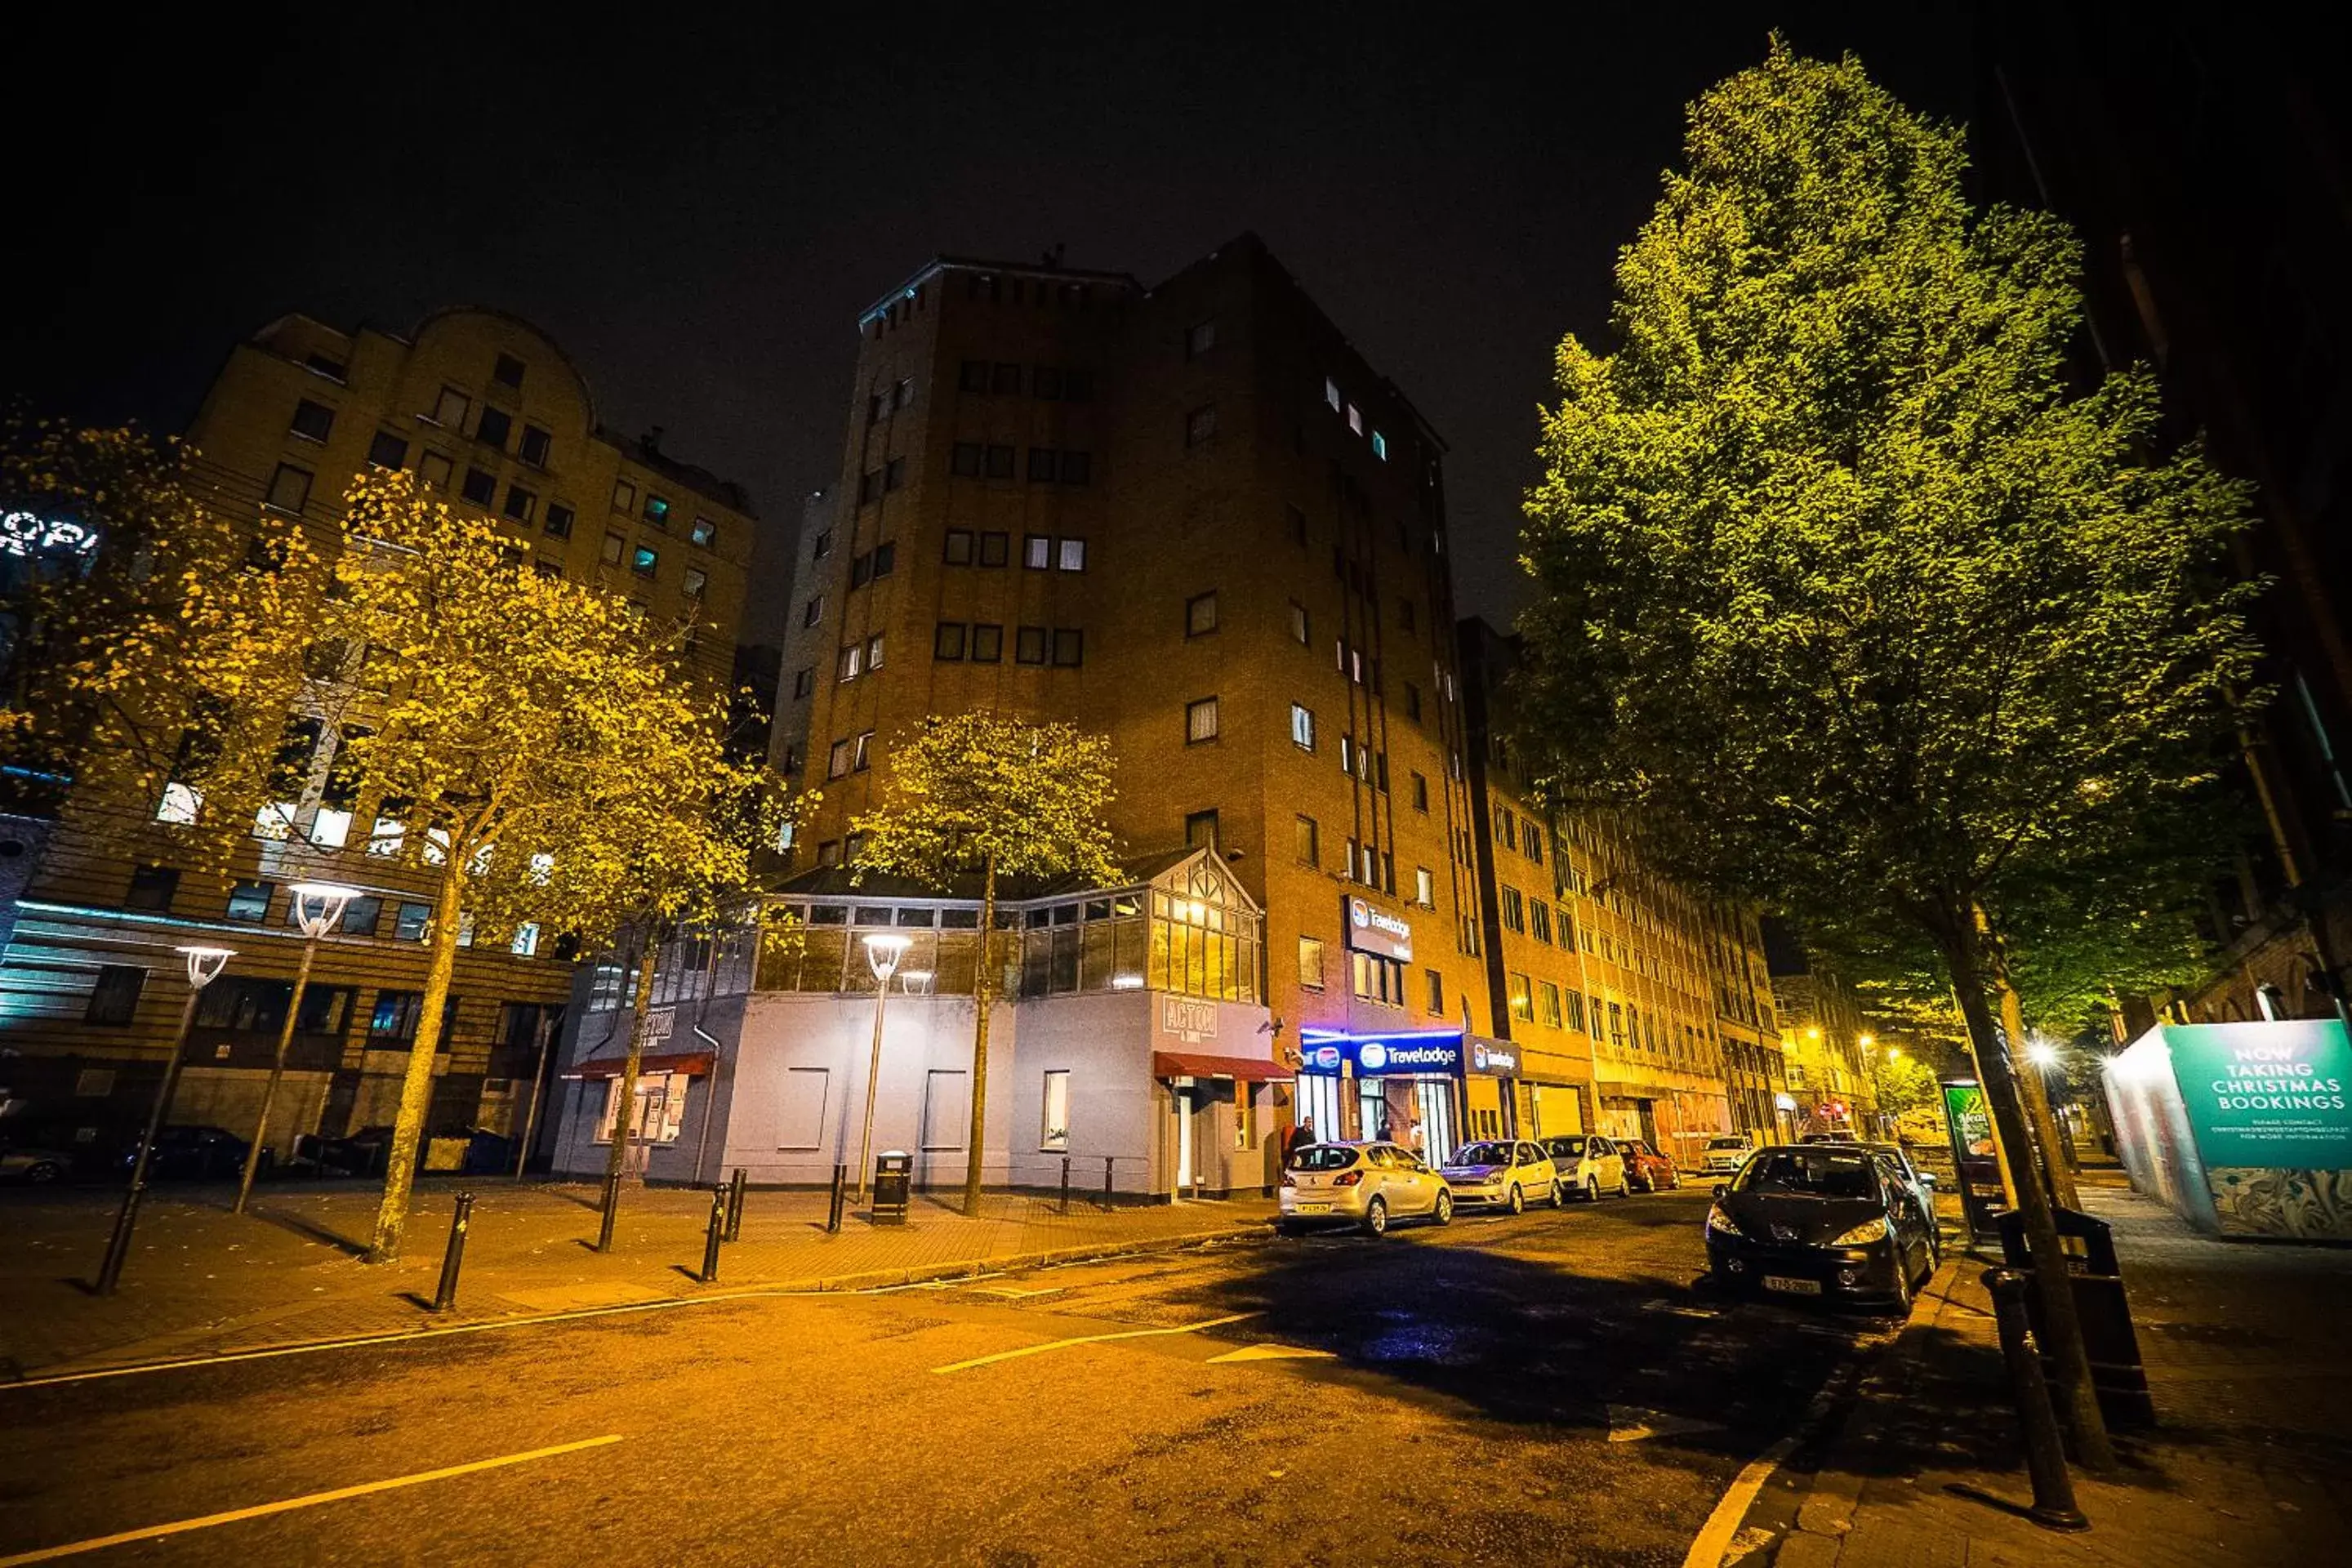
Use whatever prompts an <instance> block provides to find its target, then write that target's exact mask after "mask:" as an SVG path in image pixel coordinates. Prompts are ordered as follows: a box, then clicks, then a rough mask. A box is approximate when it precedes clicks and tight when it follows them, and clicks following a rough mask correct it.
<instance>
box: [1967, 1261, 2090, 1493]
mask: <svg viewBox="0 0 2352 1568" xmlns="http://www.w3.org/2000/svg"><path fill="white" fill-rule="evenodd" d="M1984 1282H1985V1289H1988V1290H1990V1291H1991V1292H1992V1306H1993V1318H1994V1321H1996V1322H1997V1323H1998V1324H1999V1325H2000V1358H2001V1360H2002V1361H2003V1362H2004V1363H2007V1365H2008V1368H2009V1383H2010V1388H2011V1393H2012V1394H2014V1395H2015V1396H2016V1399H2017V1418H2018V1423H2019V1425H2020V1426H2022V1427H2023V1428H2024V1429H2025V1468H2026V1472H2027V1473H2028V1474H2029V1475H2031V1476H2032V1478H2033V1506H2032V1508H2030V1509H2028V1510H2025V1511H2026V1517H2027V1518H2029V1519H2031V1520H2032V1521H2033V1522H2034V1523H2036V1524H2038V1525H2041V1526H2042V1528H2043V1529H2045V1530H2067V1531H2074V1530H2088V1529H2090V1528H2091V1521H2089V1520H2087V1519H2085V1518H2084V1517H2083V1512H2082V1510H2080V1509H2078V1508H2076V1507H2075V1506H2074V1479H2073V1478H2072V1477H2071V1476H2069V1475H2068V1474H2067V1473H2066V1450H2065V1447H2063V1444H2062V1443H2061V1442H2060V1440H2059V1436H2058V1415H2057V1412H2056V1411H2054V1410H2053V1409H2052V1408H2051V1405H2050V1384H2049V1382H2048V1381H2047V1380H2046V1379H2045V1378H2044V1377H2043V1376H2042V1358H2041V1356H2039V1355H2037V1354H2036V1353H2034V1350H2033V1347H2032V1345H2030V1344H2028V1343H2027V1342H2026V1338H2025V1332H2026V1330H2025V1292H2026V1289H2028V1281H2027V1279H2026V1277H2025V1276H2024V1275H2023V1274H2021V1273H2020V1272H2018V1271H2017V1270H2016V1269H2013V1268H1988V1269H1986V1270H1985V1273H1984Z"/></svg>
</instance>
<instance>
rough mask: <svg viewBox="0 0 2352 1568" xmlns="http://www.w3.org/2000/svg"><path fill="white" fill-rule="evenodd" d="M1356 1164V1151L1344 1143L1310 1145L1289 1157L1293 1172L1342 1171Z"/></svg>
mask: <svg viewBox="0 0 2352 1568" xmlns="http://www.w3.org/2000/svg"><path fill="white" fill-rule="evenodd" d="M1354 1163H1356V1151H1355V1150H1353V1149H1350V1148H1349V1147H1348V1146H1347V1145H1346V1144H1344V1143H1310V1144H1308V1145H1307V1147H1306V1148H1304V1149H1301V1150H1300V1151H1298V1152H1297V1153H1296V1154H1293V1155H1292V1156H1291V1157H1290V1168H1291V1169H1292V1170H1294V1171H1344V1170H1346V1169H1347V1168H1348V1167H1349V1166H1350V1165H1352V1164H1354Z"/></svg>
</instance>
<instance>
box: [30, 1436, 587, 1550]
mask: <svg viewBox="0 0 2352 1568" xmlns="http://www.w3.org/2000/svg"><path fill="white" fill-rule="evenodd" d="M620 1440H621V1438H620V1435H619V1434H618V1433H614V1434H613V1435H611V1436H604V1437H587V1438H583V1439H582V1440H581V1441H579V1442H577V1443H558V1444H556V1445H554V1446H553V1447H547V1448H533V1449H530V1451H529V1452H527V1453H521V1454H502V1455H500V1456H499V1458H495V1459H476V1460H475V1461H473V1462H472V1463H471V1464H467V1465H446V1466H444V1467H443V1468H440V1469H437V1470H421V1471H419V1472H418V1473H416V1474H415V1475H413V1476H394V1477H393V1478H392V1479H389V1480H382V1481H365V1482H362V1483H361V1484H360V1485H358V1486H355V1487H337V1488H336V1489H334V1490H332V1491H324V1492H312V1493H310V1495H308V1496H307V1497H297V1498H288V1499H286V1500H283V1501H281V1502H265V1503H258V1504H256V1505H255V1506H254V1507H252V1508H236V1509H231V1510H228V1511H227V1512H226V1513H208V1514H205V1515H204V1516H203V1517H202V1518H200V1519H183V1520H179V1521H174V1522H173V1523H170V1524H151V1525H149V1526H147V1527H146V1528H145V1529H143V1530H126V1531H121V1532H120V1533H118V1534H114V1535H100V1536H94V1537H92V1538H91V1539H89V1540H88V1541H75V1542H68V1543H67V1544H66V1545H63V1546H44V1547H42V1548H41V1549H40V1550H39V1551H37V1552H18V1553H17V1554H16V1556H14V1557H0V1568H21V1565H22V1564H24V1563H49V1562H54V1561H55V1560H56V1559H58V1558H60V1557H73V1556H78V1555H79V1554H80V1553H82V1552H99V1551H102V1550H104V1549H105V1548H107V1547H109V1546H127V1545H129V1544H130V1543H131V1542H134V1541H161V1540H163V1538H164V1537H165V1536H170V1535H184V1534H186V1533H187V1532H188V1531H192V1530H210V1529H212V1528H213V1527H214V1526H215V1525H221V1524H235V1523H236V1522H237V1521H239V1520H245V1519H265V1518H267V1517H268V1516H269V1515H271V1514H273V1513H289V1512H291V1511H293V1510H295V1509H298V1508H316V1507H318V1506H319V1505H320V1503H328V1502H341V1501H342V1500H345V1499H347V1498H355V1497H366V1496H368V1495H369V1494H370V1493H372V1492H387V1491H391V1490H393V1489H395V1488H398V1487H414V1486H422V1485H423V1484H424V1483H425V1482H426V1481H446V1480H447V1479H450V1478H452V1477H453V1476H468V1475H472V1474H473V1473H474V1472H476V1471H477V1470H495V1469H499V1468H504V1467H505V1466H508V1465H523V1464H529V1463H530V1461H531V1460H533V1459H551V1458H554V1457H555V1456H557V1455H558V1454H576V1453H578V1452H579V1451H580V1450H581V1449H583V1448H602V1447H606V1446H607V1445H609V1444H613V1443H617V1442H619V1441H620Z"/></svg>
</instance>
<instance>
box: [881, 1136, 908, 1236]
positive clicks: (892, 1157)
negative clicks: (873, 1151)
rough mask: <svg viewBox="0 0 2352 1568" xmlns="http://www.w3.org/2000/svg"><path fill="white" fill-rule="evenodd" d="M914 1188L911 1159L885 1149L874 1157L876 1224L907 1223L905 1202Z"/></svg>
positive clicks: (903, 1154)
mask: <svg viewBox="0 0 2352 1568" xmlns="http://www.w3.org/2000/svg"><path fill="white" fill-rule="evenodd" d="M914 1185H915V1157H914V1156H913V1155H912V1154H905V1153H901V1152H898V1150H896V1149H886V1150H884V1151H883V1152H881V1153H879V1154H877V1155H875V1156H874V1213H873V1220H874V1223H875V1224H876V1225H904V1224H906V1223H907V1199H908V1194H910V1193H912V1192H913V1190H914Z"/></svg>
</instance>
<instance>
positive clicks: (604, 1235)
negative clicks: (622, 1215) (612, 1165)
mask: <svg viewBox="0 0 2352 1568" xmlns="http://www.w3.org/2000/svg"><path fill="white" fill-rule="evenodd" d="M620 1208H621V1174H620V1173H619V1172H617V1171H613V1170H607V1171H606V1172H605V1173H604V1213H603V1214H602V1215H601V1216H599V1218H598V1219H597V1221H596V1250H597V1251H599V1252H610V1251H612V1250H613V1217H614V1215H616V1214H618V1213H619V1212H620Z"/></svg>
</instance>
